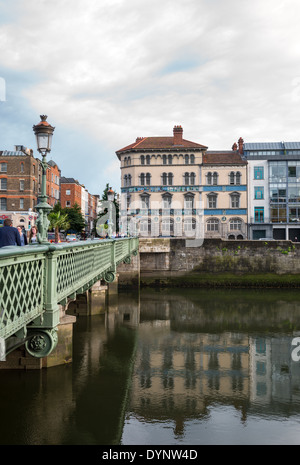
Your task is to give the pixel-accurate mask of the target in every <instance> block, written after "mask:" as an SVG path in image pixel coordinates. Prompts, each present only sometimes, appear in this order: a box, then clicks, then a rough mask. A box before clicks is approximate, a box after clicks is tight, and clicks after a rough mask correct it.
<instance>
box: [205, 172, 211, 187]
mask: <svg viewBox="0 0 300 465" xmlns="http://www.w3.org/2000/svg"><path fill="white" fill-rule="evenodd" d="M206 184H207V185H209V186H211V184H212V174H211V173H210V172H209V173H207V175H206Z"/></svg>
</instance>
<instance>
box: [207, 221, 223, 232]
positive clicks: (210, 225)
mask: <svg viewBox="0 0 300 465" xmlns="http://www.w3.org/2000/svg"><path fill="white" fill-rule="evenodd" d="M219 224H220V222H219V220H218V219H217V218H210V219H209V220H207V222H206V231H209V232H219Z"/></svg>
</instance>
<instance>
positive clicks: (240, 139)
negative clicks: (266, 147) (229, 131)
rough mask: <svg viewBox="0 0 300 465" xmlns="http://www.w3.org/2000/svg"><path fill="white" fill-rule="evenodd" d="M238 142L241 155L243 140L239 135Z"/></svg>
mask: <svg viewBox="0 0 300 465" xmlns="http://www.w3.org/2000/svg"><path fill="white" fill-rule="evenodd" d="M238 143H239V153H240V155H242V154H243V153H244V147H243V146H244V140H243V139H242V138H241V137H240V138H239V140H238Z"/></svg>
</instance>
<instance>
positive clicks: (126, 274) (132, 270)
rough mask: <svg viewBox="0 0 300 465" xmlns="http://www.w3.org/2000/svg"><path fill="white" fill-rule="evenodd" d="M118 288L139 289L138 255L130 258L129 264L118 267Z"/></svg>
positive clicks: (121, 264)
mask: <svg viewBox="0 0 300 465" xmlns="http://www.w3.org/2000/svg"><path fill="white" fill-rule="evenodd" d="M118 276H119V279H118V287H119V289H127V288H131V289H139V287H140V254H139V253H138V252H137V253H136V254H134V255H132V256H131V260H130V263H120V264H119V265H118Z"/></svg>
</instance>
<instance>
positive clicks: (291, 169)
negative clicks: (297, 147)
mask: <svg viewBox="0 0 300 465" xmlns="http://www.w3.org/2000/svg"><path fill="white" fill-rule="evenodd" d="M288 173H289V174H288V176H289V178H295V177H296V166H289V167H288Z"/></svg>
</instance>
